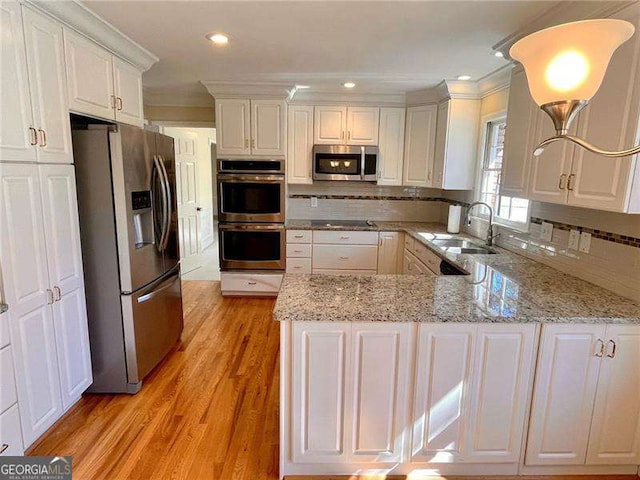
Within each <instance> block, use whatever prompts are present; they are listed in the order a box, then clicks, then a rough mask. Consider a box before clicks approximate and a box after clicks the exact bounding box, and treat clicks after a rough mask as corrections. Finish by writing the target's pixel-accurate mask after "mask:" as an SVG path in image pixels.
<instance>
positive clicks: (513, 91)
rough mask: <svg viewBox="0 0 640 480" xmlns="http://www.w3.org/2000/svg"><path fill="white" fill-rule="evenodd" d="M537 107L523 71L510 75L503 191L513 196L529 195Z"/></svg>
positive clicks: (503, 193) (503, 164)
mask: <svg viewBox="0 0 640 480" xmlns="http://www.w3.org/2000/svg"><path fill="white" fill-rule="evenodd" d="M538 111H539V108H538V106H537V105H536V103H535V102H534V101H533V99H532V98H531V95H530V94H529V86H528V84H527V77H526V75H525V72H524V70H516V71H514V72H513V74H512V75H511V85H510V87H509V106H508V110H507V130H506V133H505V139H504V155H503V160H502V175H501V177H500V193H501V194H502V195H510V196H512V197H525V198H526V197H527V191H528V188H529V171H530V167H531V159H532V157H533V149H534V147H535V145H533V141H534V138H533V132H532V130H534V129H535V124H536V117H537V113H538Z"/></svg>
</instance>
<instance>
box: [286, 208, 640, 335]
mask: <svg viewBox="0 0 640 480" xmlns="http://www.w3.org/2000/svg"><path fill="white" fill-rule="evenodd" d="M375 223H376V226H375V227H366V228H364V227H361V228H353V227H345V228H342V230H372V231H402V232H405V233H406V234H408V235H410V236H411V237H413V238H415V239H416V240H418V241H420V242H421V243H423V244H424V245H426V246H427V247H428V248H430V249H432V250H433V251H434V252H435V253H437V254H439V255H440V256H441V257H443V258H446V259H447V260H448V261H449V262H451V263H453V264H455V265H456V266H458V267H460V268H462V269H463V270H465V271H467V272H469V275H451V276H438V277H430V276H422V275H313V274H311V275H309V274H307V275H299V274H285V276H284V280H283V283H282V286H281V288H280V293H279V295H278V300H277V302H276V306H275V309H274V317H275V319H276V320H279V321H287V320H296V321H387V322H389V321H391V322H553V323H627V324H640V305H638V304H637V303H635V302H633V301H631V300H628V299H626V298H624V297H620V296H619V295H616V294H615V293H613V292H610V291H608V290H605V289H603V288H600V287H598V286H596V285H592V284H590V283H588V282H585V281H584V280H581V279H579V278H576V277H573V276H570V275H567V274H564V273H562V272H560V271H558V270H555V269H553V268H551V267H547V266H546V265H543V264H541V263H538V262H535V261H533V260H530V259H528V258H525V257H523V256H520V255H517V254H515V253H512V252H510V251H508V250H505V249H502V248H499V247H492V248H493V250H494V251H496V252H497V254H494V255H469V254H455V253H450V252H443V251H442V250H440V249H438V248H437V247H436V246H435V245H434V244H432V243H431V240H434V239H437V238H450V237H451V235H449V234H447V233H446V230H445V227H444V225H441V224H435V223H417V222H375ZM287 228H289V229H293V230H304V229H313V230H318V229H319V228H317V227H315V226H313V227H312V226H311V223H310V221H307V220H301V221H296V220H294V221H289V222H287ZM326 229H330V230H341V229H340V228H336V227H332V228H326ZM454 236H455V237H458V238H459V237H462V238H467V239H471V240H473V241H474V242H476V243H482V240H479V239H476V238H473V237H468V236H466V235H454Z"/></svg>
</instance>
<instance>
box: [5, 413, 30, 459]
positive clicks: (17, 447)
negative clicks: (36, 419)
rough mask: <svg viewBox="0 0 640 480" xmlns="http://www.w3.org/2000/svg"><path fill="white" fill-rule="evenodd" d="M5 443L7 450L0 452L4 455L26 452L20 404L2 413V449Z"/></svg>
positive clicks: (16, 454) (17, 454)
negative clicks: (19, 409)
mask: <svg viewBox="0 0 640 480" xmlns="http://www.w3.org/2000/svg"><path fill="white" fill-rule="evenodd" d="M5 445H6V446H7V447H6V450H5V451H4V452H2V453H1V454H0V455H2V456H3V457H10V456H11V457H13V456H20V455H22V454H24V449H23V447H22V434H21V433H20V417H19V415H18V405H14V406H13V407H11V408H10V409H9V410H7V411H6V412H4V413H3V414H0V450H1V449H2V448H5Z"/></svg>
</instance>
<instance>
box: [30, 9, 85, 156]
mask: <svg viewBox="0 0 640 480" xmlns="http://www.w3.org/2000/svg"><path fill="white" fill-rule="evenodd" d="M23 19H24V35H25V43H26V48H27V66H28V71H29V89H30V91H31V97H32V101H31V104H32V107H33V121H34V125H37V130H38V140H39V144H38V147H39V148H38V149H37V152H38V161H39V162H45V163H73V153H72V151H71V124H70V122H69V110H68V106H67V86H66V73H65V58H64V41H63V38H62V27H61V26H60V24H59V23H57V22H55V21H53V20H51V19H49V18H48V17H45V16H43V15H40V14H38V13H35V12H33V11H32V10H29V9H27V8H24V9H23Z"/></svg>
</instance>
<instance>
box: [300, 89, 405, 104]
mask: <svg viewBox="0 0 640 480" xmlns="http://www.w3.org/2000/svg"><path fill="white" fill-rule="evenodd" d="M289 103H290V104H291V105H336V104H340V105H346V106H350V105H358V106H374V107H404V106H405V105H406V103H407V99H406V95H405V94H404V93H397V92H389V93H387V92H364V91H363V92H355V91H344V92H322V91H321V92H314V91H312V90H298V91H297V92H296V93H295V96H294V97H293V98H291V99H290V100H289Z"/></svg>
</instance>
